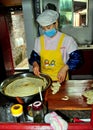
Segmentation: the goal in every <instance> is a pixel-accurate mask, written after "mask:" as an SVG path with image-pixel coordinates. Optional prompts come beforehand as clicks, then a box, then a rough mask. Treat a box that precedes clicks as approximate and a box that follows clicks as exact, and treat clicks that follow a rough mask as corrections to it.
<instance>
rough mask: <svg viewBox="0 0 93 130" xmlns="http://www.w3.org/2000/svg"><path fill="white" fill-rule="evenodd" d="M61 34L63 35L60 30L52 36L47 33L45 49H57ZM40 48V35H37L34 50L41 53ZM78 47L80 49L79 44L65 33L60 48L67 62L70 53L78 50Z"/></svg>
mask: <svg viewBox="0 0 93 130" xmlns="http://www.w3.org/2000/svg"><path fill="white" fill-rule="evenodd" d="M61 35H62V33H61V32H59V31H58V32H57V34H56V35H55V36H54V37H52V38H50V37H47V36H46V35H44V39H45V49H47V50H55V49H56V47H57V44H58V41H59V39H60V36H61ZM40 49H41V46H40V37H37V38H36V39H35V46H34V51H35V52H37V53H38V54H39V55H40ZM77 49H78V46H77V43H76V41H75V40H74V39H73V38H72V37H71V36H68V35H65V38H64V40H63V43H62V46H61V48H60V51H61V53H62V58H63V60H64V63H66V62H67V60H68V59H69V54H70V53H72V52H73V51H75V50H77Z"/></svg>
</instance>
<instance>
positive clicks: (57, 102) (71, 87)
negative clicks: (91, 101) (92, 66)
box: [45, 80, 93, 110]
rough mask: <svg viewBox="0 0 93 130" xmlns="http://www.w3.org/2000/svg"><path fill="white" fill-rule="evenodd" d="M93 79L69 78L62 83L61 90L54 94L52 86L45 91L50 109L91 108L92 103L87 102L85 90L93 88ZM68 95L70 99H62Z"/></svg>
mask: <svg viewBox="0 0 93 130" xmlns="http://www.w3.org/2000/svg"><path fill="white" fill-rule="evenodd" d="M92 85H93V80H68V81H66V82H64V83H62V85H61V87H60V90H59V92H57V93H56V94H54V95H53V94H52V90H51V88H48V90H47V91H46V93H45V101H47V102H48V109H49V110H91V109H92V107H91V105H88V104H87V103H86V99H85V98H84V97H83V96H82V94H83V92H84V91H85V90H87V89H90V88H92ZM64 96H68V97H69V99H68V100H62V98H64Z"/></svg>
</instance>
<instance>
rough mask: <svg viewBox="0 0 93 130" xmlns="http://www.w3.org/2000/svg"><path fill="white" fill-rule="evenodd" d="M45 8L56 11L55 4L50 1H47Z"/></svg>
mask: <svg viewBox="0 0 93 130" xmlns="http://www.w3.org/2000/svg"><path fill="white" fill-rule="evenodd" d="M46 9H51V10H54V11H57V7H56V6H55V4H52V3H48V4H47V5H46V7H45V10H46Z"/></svg>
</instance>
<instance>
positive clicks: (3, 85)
mask: <svg viewBox="0 0 93 130" xmlns="http://www.w3.org/2000/svg"><path fill="white" fill-rule="evenodd" d="M41 76H42V77H44V78H45V79H46V80H47V82H48V83H47V84H46V87H45V88H44V89H43V90H42V92H44V91H45V90H46V89H47V88H48V87H49V86H51V83H52V80H51V78H50V77H49V76H48V75H45V74H41ZM25 77H32V78H39V77H37V76H35V75H34V74H33V73H32V72H28V73H20V74H16V75H13V76H11V77H9V78H7V79H6V80H4V81H3V82H2V83H1V84H0V92H1V93H2V94H3V95H4V96H6V97H8V98H9V99H12V100H17V101H18V102H19V103H29V102H30V101H31V100H32V99H33V98H34V97H35V96H37V95H39V92H38V93H36V94H34V95H31V96H24V97H12V96H8V95H6V94H5V93H4V90H5V88H6V87H7V85H9V84H10V83H11V82H13V81H14V80H16V79H19V78H25Z"/></svg>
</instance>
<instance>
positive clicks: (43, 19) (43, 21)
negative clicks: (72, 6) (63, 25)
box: [37, 9, 59, 26]
mask: <svg viewBox="0 0 93 130" xmlns="http://www.w3.org/2000/svg"><path fill="white" fill-rule="evenodd" d="M58 17H59V14H58V12H56V11H54V10H50V9H48V10H45V11H44V12H43V13H41V14H40V15H39V16H38V17H37V22H38V23H39V24H40V25H41V26H48V25H51V24H53V23H55V22H56V20H57V19H58Z"/></svg>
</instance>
